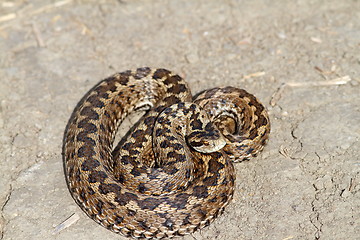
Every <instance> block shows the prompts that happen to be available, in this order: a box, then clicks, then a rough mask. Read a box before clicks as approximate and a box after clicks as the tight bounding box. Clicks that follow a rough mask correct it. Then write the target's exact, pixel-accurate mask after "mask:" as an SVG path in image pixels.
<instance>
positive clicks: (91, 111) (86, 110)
mask: <svg viewBox="0 0 360 240" xmlns="http://www.w3.org/2000/svg"><path fill="white" fill-rule="evenodd" d="M80 115H81V116H87V117H88V118H90V119H92V120H98V119H99V114H97V112H95V111H94V109H93V108H92V107H84V108H83V109H82V110H81V112H80Z"/></svg>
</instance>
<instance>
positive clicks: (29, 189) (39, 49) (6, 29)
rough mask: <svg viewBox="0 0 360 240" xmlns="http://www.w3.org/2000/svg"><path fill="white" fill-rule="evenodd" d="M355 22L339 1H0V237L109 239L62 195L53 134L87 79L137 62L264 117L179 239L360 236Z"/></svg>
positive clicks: (359, 66) (349, 6) (58, 144)
mask: <svg viewBox="0 0 360 240" xmlns="http://www.w3.org/2000/svg"><path fill="white" fill-rule="evenodd" d="M275 2H276V3H275ZM359 19H360V1H350V0H349V1H346V0H345V1H310V0H309V1H266V0H254V1H235V0H227V1H214V0H199V1H185V0H183V1H178V0H173V1H170V0H168V1H166V0H165V1H145V0H144V1H100V2H99V1H70V0H64V1H47V0H34V1H25V0H24V1H21V0H19V1H1V2H0V52H1V54H0V68H1V69H0V101H1V105H0V160H1V162H0V178H1V180H0V207H1V210H2V212H1V216H0V225H1V227H0V233H1V234H0V236H1V237H0V239H77V240H81V239H123V237H121V236H119V235H116V234H114V233H112V232H110V231H108V230H106V229H105V228H103V227H101V226H99V225H98V224H97V223H95V222H93V221H92V220H91V219H90V218H88V217H87V216H86V215H85V214H84V213H83V212H82V211H81V210H80V208H79V207H78V206H77V205H76V204H75V202H74V201H73V199H72V198H71V196H70V194H69V192H68V189H67V186H66V183H65V178H64V173H63V168H62V155H61V148H62V137H63V132H64V129H65V125H66V123H67V121H68V119H69V117H70V114H71V112H72V110H73V108H74V107H75V105H76V103H77V102H78V101H79V100H80V98H81V97H82V96H83V95H84V94H85V92H86V91H87V90H89V89H90V88H91V87H92V86H93V85H94V84H95V83H97V82H98V81H99V80H100V79H102V78H105V77H107V76H109V75H111V74H113V73H115V72H117V71H123V70H126V69H133V68H136V67H142V66H150V67H164V68H168V69H170V70H172V71H174V72H177V73H178V74H180V75H181V76H183V77H185V78H186V79H187V81H188V82H189V84H190V86H191V88H192V92H193V93H197V92H199V91H201V90H204V89H207V88H210V87H215V86H224V85H232V86H235V87H241V88H244V89H247V90H248V91H249V92H251V93H254V94H255V95H256V96H257V97H258V98H259V99H261V101H262V102H263V103H264V104H265V105H266V106H267V108H268V109H269V112H270V116H271V123H272V132H271V137H270V141H269V144H268V145H267V146H266V148H265V149H264V151H263V153H262V154H261V155H260V156H259V157H258V158H256V159H253V160H251V161H249V162H243V163H239V164H236V165H235V167H236V171H237V180H236V192H235V196H234V199H233V201H232V203H231V204H230V205H229V206H228V207H227V208H226V210H225V213H224V214H223V215H222V216H221V217H219V218H218V219H217V220H216V221H215V222H214V223H213V224H211V225H210V226H209V227H207V228H205V229H203V230H201V231H199V232H196V233H195V234H193V235H189V236H186V237H185V238H184V239H189V240H191V239H197V240H201V239H215V238H216V239H224V240H229V239H279V240H285V239H286V240H289V239H360V210H359V209H360V151H359V149H360V142H359V139H360V121H359V120H360V79H359V73H360V51H359V49H360V21H359ZM74 213H75V214H76V216H79V218H80V219H79V220H78V221H77V222H75V223H74V224H71V225H70V226H69V227H68V228H66V229H64V230H62V231H60V232H58V233H55V234H54V229H55V228H54V227H55V226H57V225H59V224H60V223H62V222H63V221H65V220H66V219H67V218H68V217H70V216H71V215H72V214H74Z"/></svg>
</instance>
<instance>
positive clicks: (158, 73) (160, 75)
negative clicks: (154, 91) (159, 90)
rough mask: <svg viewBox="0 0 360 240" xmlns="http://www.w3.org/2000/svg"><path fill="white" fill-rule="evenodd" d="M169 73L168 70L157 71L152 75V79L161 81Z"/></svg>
mask: <svg viewBox="0 0 360 240" xmlns="http://www.w3.org/2000/svg"><path fill="white" fill-rule="evenodd" d="M170 73H171V72H170V71H169V70H166V69H157V70H156V71H155V72H154V74H153V79H155V80H157V79H161V78H163V77H166V76H168V75H169V74H170Z"/></svg>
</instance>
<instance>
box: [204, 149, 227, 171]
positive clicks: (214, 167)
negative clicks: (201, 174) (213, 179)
mask: <svg viewBox="0 0 360 240" xmlns="http://www.w3.org/2000/svg"><path fill="white" fill-rule="evenodd" d="M211 154H212V155H213V157H212V158H211V159H210V161H209V169H208V171H209V172H211V173H217V172H219V170H221V169H223V168H224V167H225V166H224V164H222V163H221V162H219V161H216V159H218V158H217V156H214V155H221V153H216V152H214V153H211Z"/></svg>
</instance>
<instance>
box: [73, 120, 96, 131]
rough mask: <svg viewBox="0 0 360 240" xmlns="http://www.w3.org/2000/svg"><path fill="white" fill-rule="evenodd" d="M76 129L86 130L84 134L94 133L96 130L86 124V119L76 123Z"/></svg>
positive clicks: (93, 126) (92, 125) (89, 124)
mask: <svg viewBox="0 0 360 240" xmlns="http://www.w3.org/2000/svg"><path fill="white" fill-rule="evenodd" d="M77 127H78V128H84V129H86V130H85V131H86V133H94V132H96V131H97V130H98V129H97V127H96V126H95V124H93V123H91V122H88V119H83V120H81V121H80V122H79V123H78V125H77Z"/></svg>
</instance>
